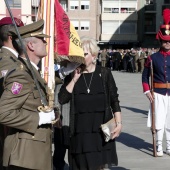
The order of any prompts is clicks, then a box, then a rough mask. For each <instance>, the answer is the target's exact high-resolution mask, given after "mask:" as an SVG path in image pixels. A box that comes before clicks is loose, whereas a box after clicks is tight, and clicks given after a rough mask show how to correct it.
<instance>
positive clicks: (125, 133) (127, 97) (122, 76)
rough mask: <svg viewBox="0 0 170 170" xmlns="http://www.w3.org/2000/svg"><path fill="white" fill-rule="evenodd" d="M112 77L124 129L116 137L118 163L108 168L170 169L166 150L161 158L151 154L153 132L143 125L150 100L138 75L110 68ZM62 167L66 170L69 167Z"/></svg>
mask: <svg viewBox="0 0 170 170" xmlns="http://www.w3.org/2000/svg"><path fill="white" fill-rule="evenodd" d="M113 76H114V78H115V81H116V84H117V86H118V92H119V95H120V97H119V99H120V105H121V109H122V122H123V130H122V133H121V135H120V136H119V138H117V153H118V158H119V166H118V167H111V168H109V169H111V170H168V169H170V156H168V155H166V154H165V153H164V156H163V157H161V158H158V157H157V158H155V157H153V156H152V134H151V131H150V129H149V128H147V127H146V121H147V110H148V107H149V101H148V100H147V98H146V97H145V95H144V94H143V92H142V85H141V74H136V73H124V72H117V71H113ZM164 145H165V141H164ZM165 150H166V146H164V151H165ZM66 160H67V157H66ZM65 170H68V167H67V168H65Z"/></svg>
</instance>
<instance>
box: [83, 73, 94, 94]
mask: <svg viewBox="0 0 170 170" xmlns="http://www.w3.org/2000/svg"><path fill="white" fill-rule="evenodd" d="M93 73H94V72H93ZM93 73H92V75H91V79H90V83H89V86H87V82H86V79H85V77H84V74H83V78H84V82H85V84H86V88H87V93H90V86H91V82H92V78H93Z"/></svg>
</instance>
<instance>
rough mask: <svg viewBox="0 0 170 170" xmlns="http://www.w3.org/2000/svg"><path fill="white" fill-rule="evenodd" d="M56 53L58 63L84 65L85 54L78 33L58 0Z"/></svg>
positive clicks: (56, 0)
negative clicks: (68, 62) (69, 62)
mask: <svg viewBox="0 0 170 170" xmlns="http://www.w3.org/2000/svg"><path fill="white" fill-rule="evenodd" d="M54 9H55V23H54V24H55V38H54V53H55V58H56V59H57V61H59V62H60V61H63V60H69V61H71V62H72V61H74V62H78V63H84V52H83V49H82V47H81V42H80V38H79V35H78V33H77V31H76V30H75V28H74V26H73V25H72V23H71V22H70V20H69V18H68V16H67V14H66V13H65V11H64V10H63V8H62V6H61V5H60V3H59V1H58V0H55V7H54Z"/></svg>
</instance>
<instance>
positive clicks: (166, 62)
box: [142, 51, 170, 95]
mask: <svg viewBox="0 0 170 170" xmlns="http://www.w3.org/2000/svg"><path fill="white" fill-rule="evenodd" d="M151 60H152V65H153V82H154V83H167V82H168V83H170V52H167V53H166V52H164V51H159V52H157V53H154V54H152V55H151V56H149V57H148V58H147V61H146V63H145V67H144V71H143V73H142V85H143V91H144V92H146V91H148V90H150V86H149V77H150V72H151ZM154 92H156V93H159V94H162V95H166V94H168V95H170V89H167V88H154Z"/></svg>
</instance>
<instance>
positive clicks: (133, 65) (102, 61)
mask: <svg viewBox="0 0 170 170" xmlns="http://www.w3.org/2000/svg"><path fill="white" fill-rule="evenodd" d="M157 51H159V48H141V47H138V48H131V49H117V50H115V49H113V50H112V49H106V48H104V49H102V50H100V51H99V53H98V57H97V64H98V65H102V66H103V67H108V68H110V69H111V70H113V71H114V70H115V71H125V72H130V73H142V72H143V69H144V64H145V61H146V59H147V57H148V56H150V55H152V54H154V53H156V52H157Z"/></svg>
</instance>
